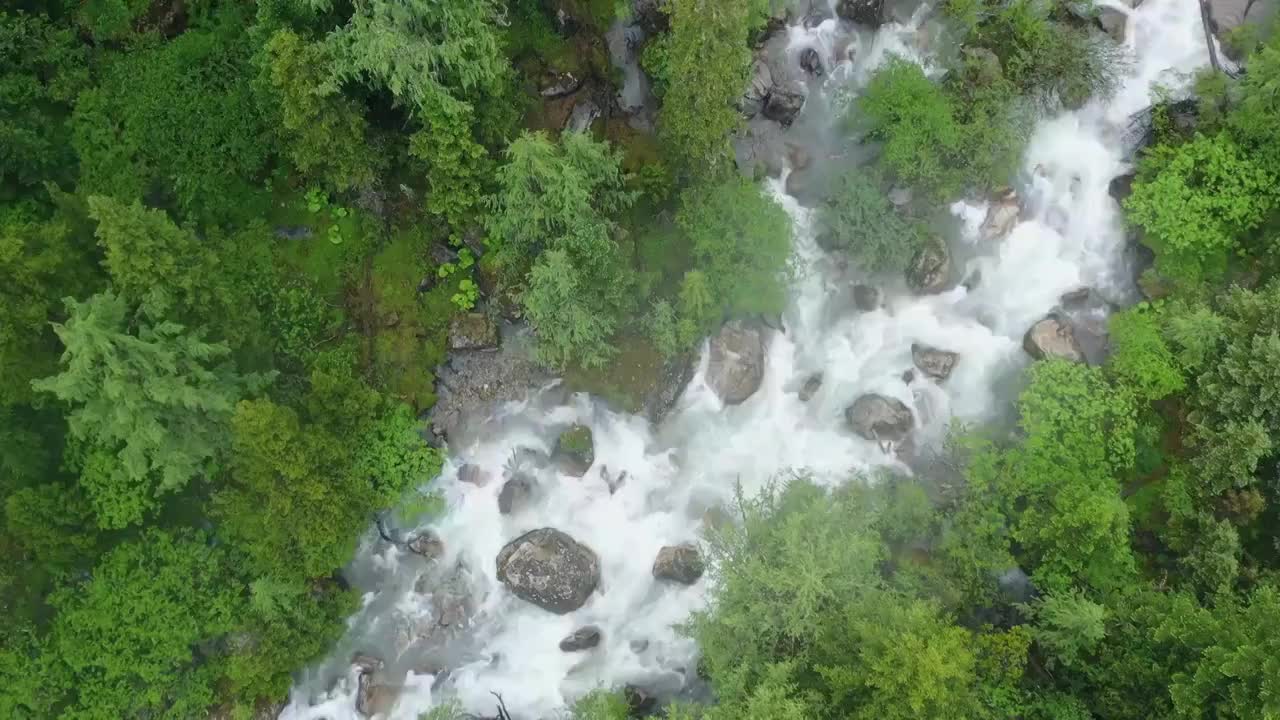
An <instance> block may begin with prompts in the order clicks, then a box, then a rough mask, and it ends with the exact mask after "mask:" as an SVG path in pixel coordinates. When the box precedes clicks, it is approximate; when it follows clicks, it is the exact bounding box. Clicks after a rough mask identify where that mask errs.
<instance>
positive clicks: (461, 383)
mask: <svg viewBox="0 0 1280 720" xmlns="http://www.w3.org/2000/svg"><path fill="white" fill-rule="evenodd" d="M505 327H506V329H505V330H504V331H503V334H502V342H501V343H500V346H499V348H498V350H496V351H493V352H475V351H459V352H452V353H450V354H449V355H448V356H447V357H446V359H445V362H444V364H443V365H442V366H441V367H440V368H439V369H438V370H437V372H436V395H437V396H438V399H437V401H436V404H435V406H433V407H432V408H431V410H430V412H429V413H427V415H426V419H427V420H428V421H429V422H430V424H431V430H432V432H433V433H434V434H435V435H436V436H437V437H448V436H451V435H452V434H453V433H454V432H455V431H457V430H460V429H462V428H464V427H469V426H471V425H472V424H473V423H479V422H482V421H483V420H484V418H485V417H487V416H488V414H489V412H490V409H491V408H493V407H494V406H495V405H496V404H497V403H502V402H511V401H518V400H524V399H527V398H528V397H529V396H530V395H531V394H532V393H534V392H536V391H537V390H538V389H539V388H541V387H543V386H544V385H545V384H546V382H547V381H548V380H549V379H550V378H551V375H550V374H549V373H548V372H547V371H546V369H545V368H544V367H542V366H541V365H539V364H538V363H537V362H536V361H535V360H534V356H533V350H532V346H533V334H532V332H530V331H529V330H528V328H524V327H520V326H511V325H506V326H505Z"/></svg>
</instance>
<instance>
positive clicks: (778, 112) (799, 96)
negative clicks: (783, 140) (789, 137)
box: [761, 88, 804, 127]
mask: <svg viewBox="0 0 1280 720" xmlns="http://www.w3.org/2000/svg"><path fill="white" fill-rule="evenodd" d="M803 107H804V93H802V92H796V91H793V90H784V89H782V88H774V89H773V90H772V91H771V92H770V93H769V97H767V98H765V101H764V109H763V110H762V111H761V112H762V113H763V114H764V116H765V117H767V118H769V119H770V120H773V121H774V122H776V123H778V124H779V125H781V126H782V127H790V126H791V122H792V121H793V120H795V119H796V115H799V114H800V109H801V108H803Z"/></svg>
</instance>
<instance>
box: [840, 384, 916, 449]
mask: <svg viewBox="0 0 1280 720" xmlns="http://www.w3.org/2000/svg"><path fill="white" fill-rule="evenodd" d="M844 417H845V420H846V421H847V422H848V423H849V427H851V428H853V431H854V432H856V433H858V434H859V435H861V436H862V437H864V438H867V439H868V440H877V441H879V440H889V441H897V440H901V439H902V438H904V437H906V435H907V433H909V432H911V428H912V427H913V426H914V424H915V422H914V418H913V417H912V415H911V409H910V408H908V407H907V406H906V405H904V404H903V403H902V401H901V400H897V399H895V398H891V397H885V396H884V395H877V394H874V393H872V394H868V395H863V396H862V397H860V398H858V399H857V400H855V401H854V402H853V404H852V405H850V406H849V407H848V408H847V409H845V411H844Z"/></svg>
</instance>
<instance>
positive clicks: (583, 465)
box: [552, 425, 596, 477]
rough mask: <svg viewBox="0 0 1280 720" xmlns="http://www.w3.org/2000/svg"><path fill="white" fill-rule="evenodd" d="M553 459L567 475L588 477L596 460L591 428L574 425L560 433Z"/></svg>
mask: <svg viewBox="0 0 1280 720" xmlns="http://www.w3.org/2000/svg"><path fill="white" fill-rule="evenodd" d="M552 458H553V459H554V460H555V461H556V463H557V464H558V465H559V466H560V469H561V470H562V471H563V472H564V473H565V474H568V475H574V476H576V477H582V476H583V475H586V474H587V471H588V470H590V469H591V464H592V463H594V462H595V459H596V454H595V442H594V439H593V437H592V435H591V428H589V427H587V426H586V425H574V426H573V427H571V428H569V429H568V430H565V431H564V432H562V433H560V438H559V439H558V440H556V451H555V453H554V454H553V455H552Z"/></svg>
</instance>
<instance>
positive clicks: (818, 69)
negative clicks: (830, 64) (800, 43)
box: [800, 48, 825, 77]
mask: <svg viewBox="0 0 1280 720" xmlns="http://www.w3.org/2000/svg"><path fill="white" fill-rule="evenodd" d="M800 68H801V69H802V70H804V71H805V72H807V73H809V74H810V75H817V76H819V77H821V75H822V73H823V72H824V71H825V70H824V68H823V67H822V56H821V55H819V54H818V51H817V50H815V49H813V48H805V49H804V50H801V51H800Z"/></svg>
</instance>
